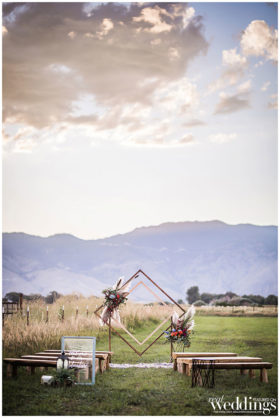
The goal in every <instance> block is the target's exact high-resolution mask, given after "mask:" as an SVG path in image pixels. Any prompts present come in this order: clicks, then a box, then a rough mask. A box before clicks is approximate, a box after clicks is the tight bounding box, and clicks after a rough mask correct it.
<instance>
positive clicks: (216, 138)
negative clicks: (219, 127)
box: [209, 133, 237, 144]
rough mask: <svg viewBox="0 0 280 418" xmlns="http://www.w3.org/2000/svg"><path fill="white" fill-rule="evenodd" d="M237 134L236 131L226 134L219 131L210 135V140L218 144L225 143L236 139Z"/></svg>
mask: <svg viewBox="0 0 280 418" xmlns="http://www.w3.org/2000/svg"><path fill="white" fill-rule="evenodd" d="M236 137H237V135H236V133H231V134H225V133H219V134H215V135H210V136H209V140H210V142H216V143H217V144H224V143H226V142H230V141H232V140H233V139H236Z"/></svg>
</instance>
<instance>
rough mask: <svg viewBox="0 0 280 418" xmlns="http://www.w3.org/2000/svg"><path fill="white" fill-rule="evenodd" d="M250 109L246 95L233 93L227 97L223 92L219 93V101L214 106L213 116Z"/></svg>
mask: <svg viewBox="0 0 280 418" xmlns="http://www.w3.org/2000/svg"><path fill="white" fill-rule="evenodd" d="M248 107H250V101H249V96H248V94H244V93H239V92H237V93H235V94H232V95H228V94H226V93H224V92H222V93H220V101H219V103H218V104H217V105H216V109H215V112H214V114H219V113H233V112H237V111H239V110H242V109H246V108H248Z"/></svg>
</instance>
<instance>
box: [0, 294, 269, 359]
mask: <svg viewBox="0 0 280 418" xmlns="http://www.w3.org/2000/svg"><path fill="white" fill-rule="evenodd" d="M102 303H103V299H102V298H97V297H94V296H92V297H89V298H86V297H83V296H81V295H68V296H63V297H61V298H59V299H58V300H57V301H56V302H55V303H53V304H51V305H48V322H46V308H47V305H46V304H45V302H43V301H41V300H39V301H34V302H28V303H26V301H25V302H24V306H23V315H22V316H21V315H20V313H17V314H15V315H8V316H7V317H6V319H5V324H4V328H3V332H2V337H3V354H4V356H20V355H24V354H31V353H35V352H37V351H41V350H44V349H52V348H58V347H60V340H61V336H62V335H80V336H83V335H88V336H90V335H94V336H101V337H102V335H103V334H105V333H106V332H107V327H106V326H105V327H100V325H99V321H98V318H97V317H96V315H95V314H94V311H95V310H96V308H97V307H99V306H100V305H101V304H102ZM27 305H29V309H30V318H29V325H27V317H26V308H27ZM62 306H64V315H65V318H64V321H63V322H62V321H61V320H60V319H59V311H60V309H61V308H62ZM87 306H88V316H87V314H86V312H87ZM77 307H78V316H77V317H76V308H77ZM183 307H184V308H185V309H187V307H188V306H187V305H183ZM176 310H177V311H178V309H176ZM196 311H197V313H196V315H219V316H220V315H222V316H229V315H230V316H276V315H277V307H264V308H254V310H253V309H252V308H251V307H234V308H232V307H225V308H224V307H209V306H206V307H204V306H203V307H199V308H196ZM173 312H174V307H173V306H170V305H167V306H160V305H153V306H145V305H144V304H140V303H133V302H131V301H128V302H127V303H126V305H124V306H122V307H121V319H122V323H123V324H124V326H125V327H126V328H127V329H129V330H130V331H134V330H135V329H137V328H140V327H141V325H143V323H144V322H145V321H150V322H154V323H155V324H157V323H159V322H161V321H163V320H164V319H165V318H167V317H168V316H171V315H172V313H173ZM178 313H179V311H178ZM115 326H116V324H114V327H115Z"/></svg>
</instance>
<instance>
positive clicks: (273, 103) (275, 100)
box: [268, 93, 278, 109]
mask: <svg viewBox="0 0 280 418" xmlns="http://www.w3.org/2000/svg"><path fill="white" fill-rule="evenodd" d="M270 98H271V99H272V100H271V101H270V102H269V103H268V108H269V109H278V94H277V93H276V94H271V96H270Z"/></svg>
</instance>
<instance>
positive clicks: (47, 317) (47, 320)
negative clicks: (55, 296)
mask: <svg viewBox="0 0 280 418" xmlns="http://www.w3.org/2000/svg"><path fill="white" fill-rule="evenodd" d="M48 322H49V307H48V306H47V312H46V323H48Z"/></svg>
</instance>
